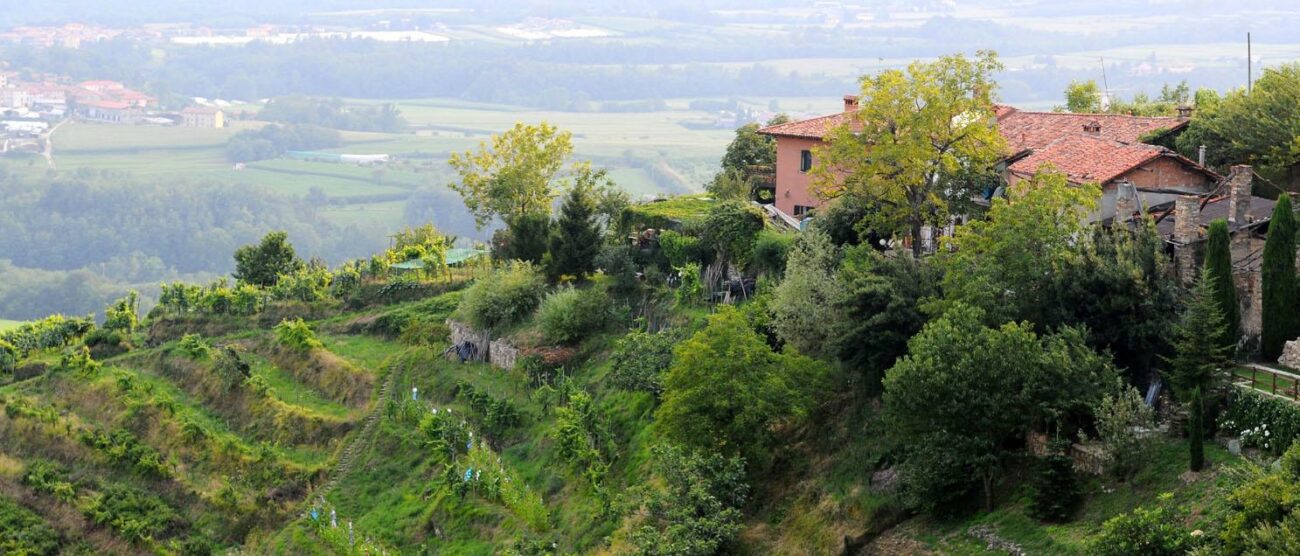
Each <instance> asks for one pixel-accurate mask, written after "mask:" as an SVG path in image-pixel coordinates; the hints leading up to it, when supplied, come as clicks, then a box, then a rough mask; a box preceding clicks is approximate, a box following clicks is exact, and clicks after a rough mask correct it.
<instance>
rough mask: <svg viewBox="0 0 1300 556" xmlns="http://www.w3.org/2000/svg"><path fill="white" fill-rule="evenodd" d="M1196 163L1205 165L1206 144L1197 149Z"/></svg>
mask: <svg viewBox="0 0 1300 556" xmlns="http://www.w3.org/2000/svg"><path fill="white" fill-rule="evenodd" d="M1196 163H1197V164H1200V165H1201V166H1205V145H1201V146H1200V147H1198V148H1197V149H1196Z"/></svg>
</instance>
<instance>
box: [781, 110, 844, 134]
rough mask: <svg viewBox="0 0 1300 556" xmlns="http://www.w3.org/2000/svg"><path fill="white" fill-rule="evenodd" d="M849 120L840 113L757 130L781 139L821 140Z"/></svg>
mask: <svg viewBox="0 0 1300 556" xmlns="http://www.w3.org/2000/svg"><path fill="white" fill-rule="evenodd" d="M849 120H850V113H849V112H840V113H838V114H830V115H828V116H819V117H816V118H810V119H807V120H799V121H797V122H786V123H783V124H777V125H770V126H767V127H764V128H761V129H759V130H758V132H759V133H762V134H766V135H779V136H782V137H803V138H806V139H821V138H822V137H825V136H826V135H827V134H828V133H830V132H831V130H832V129H835V128H837V127H839V126H842V125H844V124H847V123H849Z"/></svg>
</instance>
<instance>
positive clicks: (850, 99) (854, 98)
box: [844, 95, 858, 112]
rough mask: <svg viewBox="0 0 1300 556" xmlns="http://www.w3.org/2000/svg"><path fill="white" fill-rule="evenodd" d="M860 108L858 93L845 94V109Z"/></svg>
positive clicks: (848, 110) (850, 110)
mask: <svg viewBox="0 0 1300 556" xmlns="http://www.w3.org/2000/svg"><path fill="white" fill-rule="evenodd" d="M857 109H858V95H844V111H845V112H853V111H854V110H857Z"/></svg>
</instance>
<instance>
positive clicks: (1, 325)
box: [0, 319, 23, 332]
mask: <svg viewBox="0 0 1300 556" xmlns="http://www.w3.org/2000/svg"><path fill="white" fill-rule="evenodd" d="M22 324H23V323H21V322H18V321H16V320H4V319H0V332H3V331H5V330H9V329H11V328H18V327H19V326H22Z"/></svg>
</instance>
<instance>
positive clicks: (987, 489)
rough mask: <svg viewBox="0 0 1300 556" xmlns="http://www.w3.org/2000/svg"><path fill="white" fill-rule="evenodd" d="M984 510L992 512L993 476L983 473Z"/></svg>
mask: <svg viewBox="0 0 1300 556" xmlns="http://www.w3.org/2000/svg"><path fill="white" fill-rule="evenodd" d="M984 510H985V511H990V512H991V511H993V474H992V473H987V472H986V473H984Z"/></svg>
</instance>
